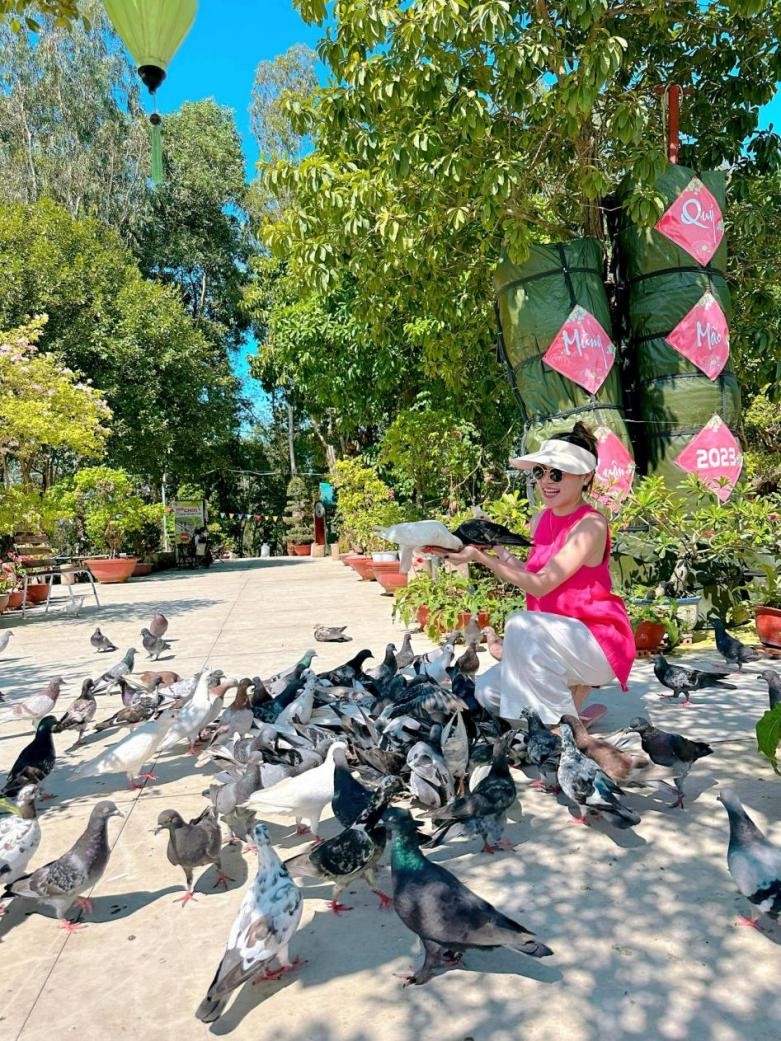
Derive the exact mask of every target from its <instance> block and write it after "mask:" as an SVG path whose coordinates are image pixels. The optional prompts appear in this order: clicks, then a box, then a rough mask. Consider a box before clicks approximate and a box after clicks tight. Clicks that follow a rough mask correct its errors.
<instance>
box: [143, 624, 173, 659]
mask: <svg viewBox="0 0 781 1041" xmlns="http://www.w3.org/2000/svg"><path fill="white" fill-rule="evenodd" d="M139 635H140V636H141V640H142V643H143V645H144V650H145V651H146V656H147V658H154V660H155V661H157V660H158V658H159V657H160V655H161V654H162V653H163V652H164V651H170V650H171V644H170V643H168V641H167V640H164V639H163V638H162V636H155V634H154V633H151V632H150V631H149V630H148V629H142V630H141V632H140V634H139Z"/></svg>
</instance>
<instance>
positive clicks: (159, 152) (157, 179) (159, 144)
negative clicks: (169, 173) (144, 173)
mask: <svg viewBox="0 0 781 1041" xmlns="http://www.w3.org/2000/svg"><path fill="white" fill-rule="evenodd" d="M149 122H150V123H151V124H152V184H154V185H158V184H161V183H162V180H163V134H162V122H163V121H162V119H161V118H160V116H159V115H158V114H157V112H153V113H152V115H151V116H150V117H149Z"/></svg>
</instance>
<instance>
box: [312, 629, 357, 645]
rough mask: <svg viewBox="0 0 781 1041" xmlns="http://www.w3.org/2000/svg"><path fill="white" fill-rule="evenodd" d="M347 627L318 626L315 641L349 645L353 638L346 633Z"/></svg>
mask: <svg viewBox="0 0 781 1041" xmlns="http://www.w3.org/2000/svg"><path fill="white" fill-rule="evenodd" d="M346 628H347V626H346V625H316V626H315V633H314V635H315V639H316V640H317V642H318V643H349V642H350V641H351V640H352V636H348V635H347V634H346V633H345V629H346Z"/></svg>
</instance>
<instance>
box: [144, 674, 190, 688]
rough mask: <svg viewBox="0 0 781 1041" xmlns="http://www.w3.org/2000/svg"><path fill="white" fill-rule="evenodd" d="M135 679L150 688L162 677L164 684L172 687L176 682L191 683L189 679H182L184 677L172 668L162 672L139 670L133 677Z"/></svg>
mask: <svg viewBox="0 0 781 1041" xmlns="http://www.w3.org/2000/svg"><path fill="white" fill-rule="evenodd" d="M133 679H134V680H138V682H139V683H143V684H144V686H145V687H146V688H147V689H148V690H151V689H152V684H153V683H154V682H155V681H156V680H157V679H162V681H163V686H165V687H170V686H172V685H173V684H174V683H181V682H185V683H189V682H190V681H189V680H184V681H182V677H181V676H180V675H179V673H178V672H171V671H170V670H163V671H161V672H139V673H138V675H137V676H134V677H133Z"/></svg>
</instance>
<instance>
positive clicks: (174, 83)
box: [158, 0, 781, 398]
mask: <svg viewBox="0 0 781 1041" xmlns="http://www.w3.org/2000/svg"><path fill="white" fill-rule="evenodd" d="M320 35H321V30H320V29H319V28H318V27H317V26H309V25H307V24H306V23H305V22H304V21H303V20H302V19H301V17H300V16H299V14H298V12H297V11H296V10H295V8H294V6H293V3H292V0H200V3H199V7H198V15H197V17H196V20H195V24H194V25H193V28H192V30H191V31H190V34H189V35H188V37H187V38H186V40H185V41H184V43H183V44H182V46H181V48H180V50H179V51H178V52H177V54H176V55H175V56H174V59H173V61H172V62H171V65H170V67H169V70H168V76H167V78H166V80H165V82H164V83H163V85H162V87H161V88H160V90H159V92H158V104H159V106H160V111H161V112H162V113H165V112H171V111H173V110H175V109H177V108H179V106H180V105H181V104H182V102H184V101H196V100H197V99H198V98H208V97H213V98H215V99H216V100H217V102H219V104H221V105H225V106H226V107H228V108H231V109H233V111H234V114H235V117H236V123H237V125H238V128H239V131H240V132H241V134H242V137H243V140H244V151H245V154H246V156H247V174H248V176H250V177H252V176H254V172H255V163H256V162H257V149H256V148H255V145H254V141H253V139H252V136H251V134H250V132H249V114H248V111H247V108H248V105H249V99H250V93H251V91H252V84H253V82H254V79H255V69H256V68H257V65H258V62H260V61H264V60H270V59H273V58H275V57H276V56H277V55H278V54H282V53H283V52H284V51H286V50H288V48H289V47H292V46H293V44H295V43H306V44H308V45H309V46H310V47H314V46H315V44H316V43H317V41H318V39H319V37H320ZM770 123H773V124H774V126H775V129H776V131H778V130H781V94H779V93H777V94H776V96H775V98H774V100H773V101H772V102H771V103H770V105H768V106H766V108H765V110H764V112H763V114H762V125H763V126H765V127H766V126H768V125H769V124H770ZM245 353H246V352H245ZM236 371H237V373H238V374H239V375H240V376H241V377H242V379H244V380H245V383H246V387H247V391H248V392H249V393H251V394H252V396H253V397H256V398H258V391H259V388H258V385H257V384H255V383H254V381H251V380H247V364H246V358H245V357H244V358H241V359H239V360H238V361H237V364H236Z"/></svg>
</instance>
